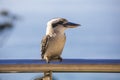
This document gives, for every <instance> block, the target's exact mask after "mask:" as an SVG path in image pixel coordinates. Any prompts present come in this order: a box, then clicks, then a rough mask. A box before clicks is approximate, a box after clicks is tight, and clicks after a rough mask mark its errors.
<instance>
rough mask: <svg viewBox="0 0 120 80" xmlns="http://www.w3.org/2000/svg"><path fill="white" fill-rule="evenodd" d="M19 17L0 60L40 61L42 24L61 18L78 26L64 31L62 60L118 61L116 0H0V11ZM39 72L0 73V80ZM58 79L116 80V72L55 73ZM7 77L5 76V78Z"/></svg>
mask: <svg viewBox="0 0 120 80" xmlns="http://www.w3.org/2000/svg"><path fill="white" fill-rule="evenodd" d="M1 9H8V10H9V11H10V12H12V13H14V14H17V15H19V16H20V17H21V19H20V20H18V21H16V23H15V27H14V29H13V32H12V34H11V35H10V37H9V39H8V40H6V42H5V43H4V45H3V46H2V47H1V48H0V59H40V41H41V39H42V37H43V35H44V34H45V29H46V23H47V21H48V20H50V19H51V18H54V17H64V18H66V19H68V20H70V21H73V22H76V23H80V24H81V25H82V26H81V27H79V28H75V29H69V30H67V31H66V35H67V42H66V45H65V48H64V51H63V54H62V57H63V58H65V59H66V58H72V59H73V58H75V59H120V32H119V30H120V1H119V0H50V1H48V0H44V1H43V0H17V1H16V0H12V1H11V0H7V1H6V0H0V10H1ZM38 75H40V74H39V73H26V74H24V73H20V74H18V73H14V74H0V80H8V79H9V80H21V79H22V80H31V79H33V78H35V77H37V76H38ZM54 75H55V77H56V78H57V79H58V80H63V79H64V80H69V79H71V78H73V79H75V80H80V79H83V80H120V74H119V73H104V74H103V73H60V74H59V73H57V74H54ZM6 76H7V77H6Z"/></svg>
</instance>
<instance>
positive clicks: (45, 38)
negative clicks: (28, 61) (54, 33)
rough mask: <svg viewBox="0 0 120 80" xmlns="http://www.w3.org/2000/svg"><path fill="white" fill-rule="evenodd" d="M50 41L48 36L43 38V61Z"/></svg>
mask: <svg viewBox="0 0 120 80" xmlns="http://www.w3.org/2000/svg"><path fill="white" fill-rule="evenodd" d="M49 39H50V36H49V35H46V36H44V37H43V39H42V41H41V57H42V59H43V57H44V54H45V52H46V49H47V47H48V43H49Z"/></svg>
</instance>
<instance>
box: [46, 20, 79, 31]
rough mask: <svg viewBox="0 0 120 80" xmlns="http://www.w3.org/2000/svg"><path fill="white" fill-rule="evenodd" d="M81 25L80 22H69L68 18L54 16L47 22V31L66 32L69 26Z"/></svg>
mask: <svg viewBox="0 0 120 80" xmlns="http://www.w3.org/2000/svg"><path fill="white" fill-rule="evenodd" d="M78 26H80V24H76V23H73V22H69V21H68V20H67V19H64V18H54V19H51V20H50V21H48V23H47V33H48V32H50V31H51V32H53V31H56V30H57V31H62V32H64V31H65V30H66V29H68V28H76V27H78Z"/></svg>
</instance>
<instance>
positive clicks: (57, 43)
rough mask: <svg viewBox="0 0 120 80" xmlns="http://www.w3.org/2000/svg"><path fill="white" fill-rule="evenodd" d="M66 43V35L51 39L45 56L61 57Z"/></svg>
mask: <svg viewBox="0 0 120 80" xmlns="http://www.w3.org/2000/svg"><path fill="white" fill-rule="evenodd" d="M65 42H66V36H65V35H56V36H55V37H52V38H50V40H49V44H48V48H47V51H46V53H45V54H47V55H48V56H52V55H60V54H61V53H62V51H63V48H64V45H65Z"/></svg>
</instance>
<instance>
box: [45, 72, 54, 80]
mask: <svg viewBox="0 0 120 80" xmlns="http://www.w3.org/2000/svg"><path fill="white" fill-rule="evenodd" d="M43 80H52V71H46V72H44V77H43Z"/></svg>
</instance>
